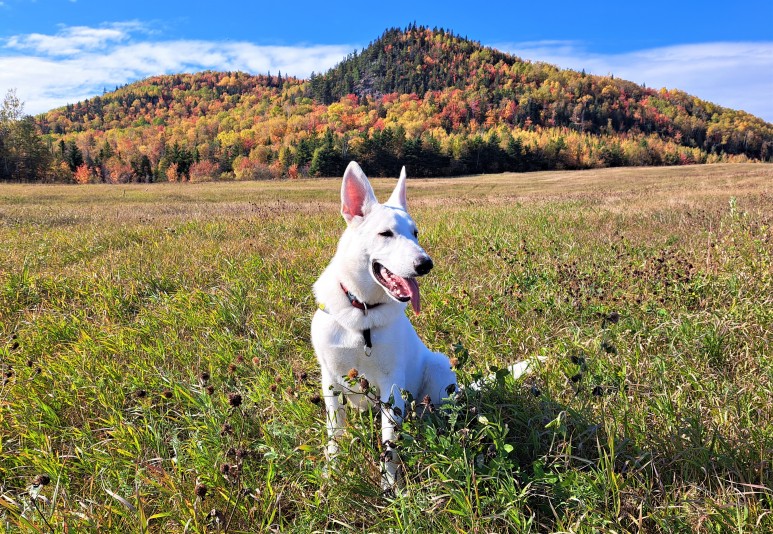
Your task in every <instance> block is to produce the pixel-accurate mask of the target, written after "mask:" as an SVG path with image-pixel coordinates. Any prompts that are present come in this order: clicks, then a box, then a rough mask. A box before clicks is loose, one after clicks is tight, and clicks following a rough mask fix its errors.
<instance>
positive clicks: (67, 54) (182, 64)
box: [0, 22, 356, 114]
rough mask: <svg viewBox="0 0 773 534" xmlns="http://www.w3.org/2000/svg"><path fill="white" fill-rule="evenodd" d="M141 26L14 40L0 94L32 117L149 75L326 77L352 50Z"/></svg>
mask: <svg viewBox="0 0 773 534" xmlns="http://www.w3.org/2000/svg"><path fill="white" fill-rule="evenodd" d="M137 33H143V34H149V33H151V32H150V31H149V29H148V28H146V27H144V26H143V25H142V24H140V23H138V22H126V23H117V24H110V25H105V26H103V27H100V28H88V27H84V26H77V27H66V28H62V29H61V30H60V31H59V32H57V33H56V34H55V35H43V34H29V35H17V36H13V37H10V38H8V39H6V40H5V42H4V43H3V45H2V46H0V92H1V93H5V91H6V90H7V89H10V88H15V89H17V94H18V95H19V97H20V98H21V99H22V100H24V102H25V111H26V112H27V113H31V114H36V113H42V112H45V111H48V110H50V109H52V108H55V107H59V106H63V105H65V104H67V103H74V102H77V101H80V100H84V99H86V98H90V97H93V96H95V95H98V94H101V93H102V91H103V89H104V88H107V89H112V88H113V87H115V86H116V85H123V84H125V83H130V82H133V81H136V80H140V79H142V78H146V77H148V76H154V75H158V74H170V73H181V72H197V71H202V70H221V71H228V70H230V71H237V70H238V71H245V72H250V73H254V74H265V73H266V72H269V71H270V72H271V73H273V74H277V73H278V72H279V71H281V72H282V73H283V74H285V75H292V76H298V77H308V76H309V75H310V74H311V73H312V72H324V71H326V70H327V69H329V68H330V67H332V66H333V65H335V64H336V63H338V62H339V61H341V59H343V57H344V56H345V55H346V54H348V53H350V52H351V51H352V50H354V49H355V48H356V47H355V46H354V45H344V44H342V45H297V46H259V45H255V44H253V43H248V42H233V41H197V40H171V41H153V40H144V41H143V40H139V39H135V38H134V34H137Z"/></svg>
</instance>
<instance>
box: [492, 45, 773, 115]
mask: <svg viewBox="0 0 773 534" xmlns="http://www.w3.org/2000/svg"><path fill="white" fill-rule="evenodd" d="M492 46H494V47H495V48H499V49H500V50H503V51H508V52H511V53H513V54H516V55H518V56H520V57H522V58H524V59H531V60H535V61H545V62H547V63H552V64H555V65H558V66H559V67H564V68H572V69H575V70H578V71H579V70H582V69H585V71H586V72H587V73H589V74H599V75H608V74H614V75H615V76H616V77H618V78H623V79H626V80H630V81H633V82H636V83H644V84H646V85H647V86H648V87H654V88H657V89H660V88H661V87H667V88H669V89H681V90H683V91H686V92H687V93H690V94H692V95H694V96H697V97H698V98H701V99H702V100H707V101H709V102H714V103H715V104H719V105H721V106H725V107H729V108H733V109H742V110H744V111H747V112H749V113H752V114H753V115H757V116H758V117H761V118H763V119H765V120H766V121H768V122H773V98H771V95H773V42H740V43H732V42H727V43H725V42H717V43H700V44H691V45H675V46H668V47H660V48H652V49H647V50H638V51H633V52H627V53H623V54H598V53H592V52H588V51H587V50H585V49H584V48H583V47H582V46H581V45H580V44H578V43H575V42H570V41H540V42H526V43H505V44H498V45H492Z"/></svg>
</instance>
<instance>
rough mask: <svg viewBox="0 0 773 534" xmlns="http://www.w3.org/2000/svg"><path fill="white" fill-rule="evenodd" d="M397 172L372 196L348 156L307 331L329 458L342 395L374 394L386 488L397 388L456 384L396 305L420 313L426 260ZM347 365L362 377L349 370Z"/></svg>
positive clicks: (392, 464)
mask: <svg viewBox="0 0 773 534" xmlns="http://www.w3.org/2000/svg"><path fill="white" fill-rule="evenodd" d="M405 181H406V176H405V167H403V170H402V172H401V173H400V179H399V180H398V181H397V186H396V187H395V189H394V192H393V193H392V196H390V197H389V200H388V201H387V202H386V204H379V202H378V201H377V200H376V196H375V194H374V193H373V189H372V188H371V186H370V182H369V181H368V178H367V177H366V176H365V174H364V173H363V172H362V169H360V167H359V165H357V163H355V162H351V163H350V164H349V166H348V167H347V168H346V172H345V173H344V178H343V184H342V185H341V214H342V215H343V217H344V219H345V220H346V224H347V228H346V230H345V231H344V233H343V235H342V236H341V240H340V241H339V243H338V249H337V251H336V253H335V256H333V259H332V260H331V261H330V264H329V265H328V266H327V268H326V269H325V271H324V272H323V273H322V275H321V276H320V277H319V280H317V282H316V283H315V284H314V294H315V296H316V298H317V302H318V303H319V310H317V312H316V314H315V315H314V319H313V321H312V323H311V341H312V344H313V345H314V351H315V352H316V355H317V360H318V361H319V365H320V367H321V369H322V389H323V395H324V399H325V408H326V412H327V433H328V438H329V441H328V446H327V455H328V458H332V457H333V456H334V455H335V454H336V452H337V451H338V445H337V443H336V438H337V437H339V436H340V435H341V434H342V433H343V431H344V426H345V422H346V410H345V407H344V406H342V402H341V400H342V395H343V396H345V397H346V399H347V400H348V401H349V402H351V403H352V404H354V405H355V406H357V407H358V408H360V409H361V410H364V409H367V407H368V405H369V404H370V405H372V404H376V405H377V406H378V408H379V409H380V410H381V439H382V443H383V445H384V455H383V458H384V477H383V486H384V487H385V488H392V487H394V486H395V484H396V483H397V482H398V465H397V457H396V452H395V451H394V443H393V442H394V438H395V430H396V428H397V426H398V425H399V424H400V421H401V420H402V416H403V414H405V401H404V399H403V396H402V392H403V391H408V392H410V393H411V395H412V396H413V398H415V399H420V400H421V399H425V398H426V397H427V396H428V397H429V399H430V400H431V401H432V402H434V403H438V404H439V403H441V402H442V400H443V399H445V398H448V397H449V395H450V394H451V393H452V392H453V391H454V389H455V388H456V374H455V373H454V371H453V370H452V369H451V364H450V362H449V360H448V357H446V356H445V355H444V354H441V353H438V352H432V351H431V350H429V349H428V348H427V347H426V346H425V345H424V343H423V342H422V341H421V340H420V339H419V336H418V335H417V334H416V331H415V330H414V329H413V326H412V325H411V323H410V321H409V320H408V317H407V316H406V314H405V308H406V305H407V303H408V302H410V303H411V306H412V307H413V310H414V312H415V313H417V314H418V313H419V309H420V301H419V285H418V283H417V282H416V277H418V276H423V275H425V274H427V273H428V272H429V271H430V270H431V269H432V260H431V259H430V257H429V256H428V255H427V253H426V252H425V251H424V249H423V248H422V247H421V245H419V241H418V231H417V229H416V223H414V221H413V219H412V218H411V216H410V215H408V211H407V206H406V199H405ZM527 367H528V363H527V362H521V363H519V364H516V365H514V366H512V367H510V371H511V373H513V375H515V376H516V377H517V376H519V375H521V374H523V372H524V371H525V370H526V368H527ZM352 369H356V377H358V378H364V380H353V378H355V377H354V376H351V373H350V371H351V370H352ZM347 375H350V376H347ZM473 387H475V386H474V385H473ZM366 393H367V394H366ZM374 401H375V402H374Z"/></svg>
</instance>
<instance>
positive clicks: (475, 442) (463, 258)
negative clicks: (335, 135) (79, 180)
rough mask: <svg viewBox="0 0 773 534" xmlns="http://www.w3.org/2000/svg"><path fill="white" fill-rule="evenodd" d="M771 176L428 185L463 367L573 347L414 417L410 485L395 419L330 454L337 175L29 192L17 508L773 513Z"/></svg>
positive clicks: (349, 525)
mask: <svg viewBox="0 0 773 534" xmlns="http://www.w3.org/2000/svg"><path fill="white" fill-rule="evenodd" d="M366 170H367V169H366ZM771 178H773V168H771V167H769V166H764V165H733V166H719V165H717V166H709V167H690V168H686V169H635V170H627V169H609V170H605V171H593V172H577V173H537V174H529V175H500V176H484V177H471V178H461V179H453V180H435V181H431V180H430V181H411V183H410V184H409V203H410V204H411V206H412V211H413V214H414V216H415V218H416V220H417V221H418V223H419V226H420V229H421V236H422V240H423V244H424V245H425V247H426V248H427V250H428V251H429V252H430V253H431V254H432V256H433V259H434V260H435V263H436V265H437V268H436V269H435V270H434V271H433V272H432V274H431V275H430V276H428V277H427V278H425V279H423V280H422V282H421V287H422V292H423V300H424V306H423V312H422V315H421V316H419V317H418V318H416V320H414V323H415V325H416V328H417V330H418V331H419V333H420V335H421V337H422V338H423V339H424V340H425V341H426V342H427V344H428V345H429V346H430V347H432V348H433V349H436V350H443V351H445V352H446V353H448V354H449V356H452V357H454V358H455V359H456V360H455V361H456V362H457V367H458V372H459V375H460V378H461V380H462V382H465V381H470V380H472V379H474V378H475V377H477V376H480V375H483V374H489V373H490V372H491V371H492V370H494V371H496V370H497V369H498V368H500V367H503V366H504V365H505V364H507V363H511V362H513V361H515V360H521V359H524V358H529V357H532V356H547V360H546V362H545V363H544V364H543V365H542V366H540V367H539V368H538V369H536V370H535V371H534V372H533V373H532V374H531V375H529V376H527V377H526V378H524V379H521V380H519V381H517V382H516V381H513V380H512V379H510V378H505V377H503V376H502V373H500V378H501V380H499V381H494V382H492V383H491V384H490V386H488V387H486V388H484V389H483V390H482V391H480V392H472V391H468V393H467V394H464V395H463V396H462V397H460V398H459V399H458V401H457V402H456V403H455V404H454V405H452V406H450V407H448V408H447V409H446V410H440V409H437V408H435V409H433V410H432V413H431V414H429V415H425V417H424V418H409V420H408V421H407V422H406V424H405V425H404V427H403V429H402V432H401V439H400V447H401V458H402V461H403V462H404V464H405V466H404V467H405V473H406V479H407V491H406V493H405V494H404V495H402V496H399V497H396V498H390V497H387V496H384V495H382V494H381V492H380V489H379V476H380V475H379V472H378V457H379V454H380V451H379V445H378V441H379V439H378V432H377V430H376V429H377V428H378V424H377V422H376V421H374V417H373V416H372V414H356V415H353V417H352V419H351V422H350V425H349V429H348V433H347V439H345V440H343V443H342V447H341V455H340V457H339V459H338V461H337V462H336V463H335V464H333V465H332V466H330V467H329V469H327V468H326V465H325V462H324V454H323V444H324V442H325V432H324V412H323V407H322V405H321V404H320V402H319V389H320V386H319V375H318V370H317V366H316V362H315V359H314V355H313V352H312V350H311V347H310V344H309V339H308V337H309V334H308V331H309V325H310V320H311V315H312V313H313V311H314V309H315V303H314V302H313V298H312V296H311V293H310V286H311V284H312V283H313V281H314V280H315V279H316V277H317V276H318V275H319V273H320V272H321V269H322V268H323V267H324V265H325V264H326V262H327V261H328V260H329V258H330V256H332V253H333V250H334V247H335V245H336V242H337V238H338V235H339V234H340V232H341V230H342V227H343V222H342V221H341V220H340V216H339V215H338V213H337V212H338V205H337V195H338V192H337V191H338V187H339V185H340V183H339V181H338V180H322V181H307V182H298V183H288V182H282V183H261V184H255V183H243V184H196V185H190V186H180V185H171V184H163V185H162V184H159V185H157V186H150V187H148V186H120V187H119V186H113V187H100V186H86V187H77V188H76V187H61V186H51V187H29V186H4V187H2V188H0V239H1V240H2V243H3V250H2V255H0V371H2V376H1V377H0V520H2V524H3V528H5V529H6V530H7V531H10V532H260V531H288V532H322V531H329V530H342V531H346V530H353V531H367V532H382V531H409V532H416V531H429V532H457V531H458V532H505V531H511V532H545V531H563V532H598V531H603V532H613V531H614V532H638V531H647V532H683V531H694V532H753V531H773V515H772V513H773V491H772V490H771V486H773V465H772V462H773V409H771V406H770V399H771V398H772V397H773V358H771V349H770V345H771V332H772V331H773V296H772V295H773V287H772V286H773V281H772V280H771V278H772V276H771V273H772V272H773V269H772V265H771V256H772V255H773V244H771V239H772V237H773V236H771V233H772V230H771V218H772V217H773V216H772V215H771V214H773V197H772V196H771V190H770V184H771ZM375 183H376V188H377V191H378V192H380V193H381V195H382V196H383V194H384V193H385V192H386V191H387V190H388V189H389V188H390V187H391V185H392V183H391V182H389V181H387V180H377V181H376V182H375ZM415 409H416V411H418V412H427V411H428V407H427V406H424V405H421V403H418V404H417V405H416V406H415Z"/></svg>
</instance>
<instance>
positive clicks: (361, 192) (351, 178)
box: [341, 161, 378, 224]
mask: <svg viewBox="0 0 773 534" xmlns="http://www.w3.org/2000/svg"><path fill="white" fill-rule="evenodd" d="M376 204H378V200H376V194H375V193H374V192H373V188H372V187H371V186H370V182H369V181H368V177H367V176H365V173H364V172H362V169H361V168H360V166H359V165H357V162H355V161H352V162H351V163H349V166H348V167H346V171H345V172H344V180H343V182H342V183H341V215H343V216H344V219H345V220H346V224H349V223H350V222H352V221H353V220H354V218H355V217H364V216H365V215H367V214H368V212H369V211H370V210H371V208H372V207H373V206H374V205H376Z"/></svg>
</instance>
